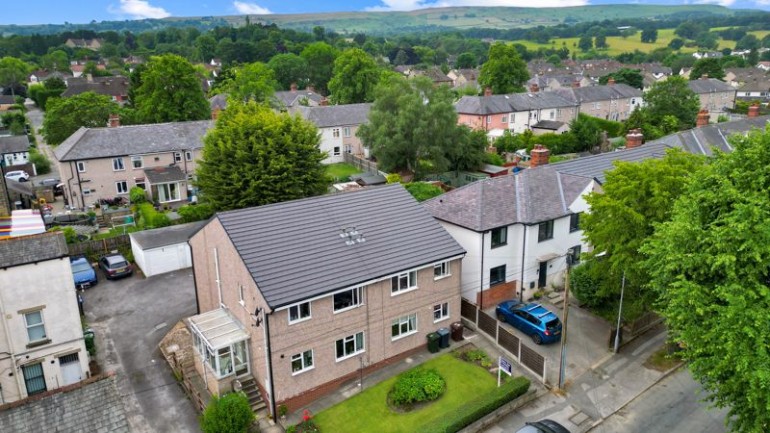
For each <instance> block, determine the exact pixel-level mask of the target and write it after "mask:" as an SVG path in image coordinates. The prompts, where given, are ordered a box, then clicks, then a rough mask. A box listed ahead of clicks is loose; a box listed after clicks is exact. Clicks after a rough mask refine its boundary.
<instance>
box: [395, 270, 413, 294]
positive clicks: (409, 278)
mask: <svg viewBox="0 0 770 433" xmlns="http://www.w3.org/2000/svg"><path fill="white" fill-rule="evenodd" d="M402 278H406V286H402V285H401V282H402ZM396 282H398V287H394V283H396ZM412 290H417V271H409V272H402V273H400V274H398V275H394V276H392V277H391V278H390V296H396V295H400V294H402V293H406V292H411V291H412Z"/></svg>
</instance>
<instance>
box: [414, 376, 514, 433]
mask: <svg viewBox="0 0 770 433" xmlns="http://www.w3.org/2000/svg"><path fill="white" fill-rule="evenodd" d="M528 389H529V379H527V378H526V377H521V376H519V377H515V378H513V379H512V380H509V381H506V382H505V383H504V384H503V385H501V386H500V387H499V388H495V390H494V391H492V392H490V393H487V394H486V395H483V396H481V397H479V398H477V399H475V400H471V401H469V402H468V403H467V404H465V405H463V406H462V407H460V408H458V409H457V410H455V411H454V412H452V413H448V414H447V415H446V416H445V417H444V418H443V419H442V420H441V421H440V422H438V423H436V424H434V425H433V426H431V427H430V428H429V429H426V430H424V432H425V433H455V432H457V431H460V430H461V429H463V428H465V427H467V426H469V425H471V424H473V423H474V422H475V421H478V420H480V419H481V418H483V417H484V416H486V415H488V414H490V413H492V412H494V411H495V410H496V409H498V408H500V407H502V406H503V405H504V404H506V403H509V402H511V401H513V400H515V399H516V398H518V397H520V396H522V395H524V393H526V392H527V390H528Z"/></svg>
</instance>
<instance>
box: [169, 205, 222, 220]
mask: <svg viewBox="0 0 770 433" xmlns="http://www.w3.org/2000/svg"><path fill="white" fill-rule="evenodd" d="M177 213H178V214H179V216H181V217H182V221H183V222H186V223H191V222H194V221H202V220H206V219H209V218H211V216H212V215H214V208H212V207H211V205H208V204H205V203H201V204H188V205H184V206H182V207H180V208H179V209H177Z"/></svg>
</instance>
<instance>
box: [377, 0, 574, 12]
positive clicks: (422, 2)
mask: <svg viewBox="0 0 770 433" xmlns="http://www.w3.org/2000/svg"><path fill="white" fill-rule="evenodd" d="M381 2H382V5H380V6H373V7H369V8H366V10H369V11H411V10H415V9H425V8H440V7H454V6H509V7H530V8H531V7H538V8H553V7H568V6H585V5H587V4H588V3H589V1H588V0H538V1H532V0H436V1H434V2H431V1H429V0H381Z"/></svg>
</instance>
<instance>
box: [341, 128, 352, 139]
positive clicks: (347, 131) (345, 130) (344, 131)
mask: <svg viewBox="0 0 770 433" xmlns="http://www.w3.org/2000/svg"><path fill="white" fill-rule="evenodd" d="M342 135H343V136H345V137H350V128H349V127H345V128H343V129H342Z"/></svg>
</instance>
